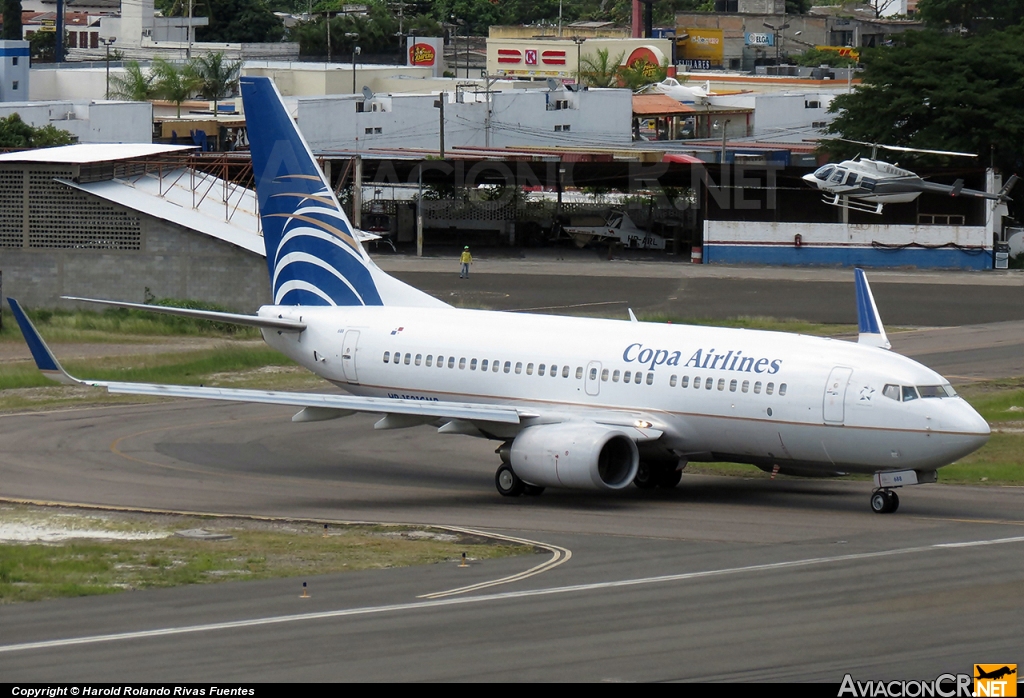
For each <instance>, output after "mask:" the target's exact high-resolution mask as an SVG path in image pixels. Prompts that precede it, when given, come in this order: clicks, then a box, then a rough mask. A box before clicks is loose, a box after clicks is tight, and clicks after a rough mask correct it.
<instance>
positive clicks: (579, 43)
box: [572, 36, 586, 85]
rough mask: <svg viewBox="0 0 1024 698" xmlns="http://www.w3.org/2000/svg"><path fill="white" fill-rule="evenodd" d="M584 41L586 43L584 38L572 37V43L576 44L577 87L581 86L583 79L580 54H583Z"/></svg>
mask: <svg viewBox="0 0 1024 698" xmlns="http://www.w3.org/2000/svg"><path fill="white" fill-rule="evenodd" d="M584 41H586V39H585V38H584V37H581V36H574V37H572V42H573V43H574V44H576V84H577V85H580V84H581V77H580V76H581V74H582V73H581V68H580V54H581V52H580V49H581V48H582V46H583V42H584Z"/></svg>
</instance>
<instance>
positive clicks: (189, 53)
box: [185, 0, 195, 59]
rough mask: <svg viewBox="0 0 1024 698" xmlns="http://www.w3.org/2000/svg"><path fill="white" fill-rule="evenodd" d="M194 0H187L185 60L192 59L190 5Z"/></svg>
mask: <svg viewBox="0 0 1024 698" xmlns="http://www.w3.org/2000/svg"><path fill="white" fill-rule="evenodd" d="M194 1H195V0H188V26H186V27H185V37H186V38H187V39H188V46H187V47H186V48H185V58H187V59H191V58H192V5H193V3H194Z"/></svg>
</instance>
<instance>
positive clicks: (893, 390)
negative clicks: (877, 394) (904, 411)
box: [882, 383, 900, 402]
mask: <svg viewBox="0 0 1024 698" xmlns="http://www.w3.org/2000/svg"><path fill="white" fill-rule="evenodd" d="M882 395H885V396H886V397H887V398H889V399H890V400H895V401H896V402H899V401H900V386H898V385H893V384H892V383H888V384H886V386H885V387H884V388H882Z"/></svg>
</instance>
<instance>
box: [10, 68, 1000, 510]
mask: <svg viewBox="0 0 1024 698" xmlns="http://www.w3.org/2000/svg"><path fill="white" fill-rule="evenodd" d="M241 86H242V97H243V100H244V102H245V106H246V109H245V112H246V115H247V119H248V128H249V139H250V143H251V147H252V159H253V166H254V172H255V173H256V190H257V194H258V197H259V203H260V215H261V216H262V221H263V230H264V237H265V241H266V250H267V265H268V269H269V273H270V277H271V280H272V283H271V287H272V289H273V295H274V302H273V304H272V305H265V306H263V307H262V308H260V309H259V311H258V314H257V315H237V314H233V313H217V312H208V311H201V310H189V309H174V308H163V307H153V306H146V305H140V304H131V303H118V302H113V301H96V302H101V303H108V304H111V305H120V306H124V307H134V308H144V309H147V310H153V311H156V312H166V313H171V314H177V315H182V316H186V317H197V318H206V319H214V320H221V321H230V322H236V323H241V324H245V325H252V326H256V327H259V328H260V329H261V330H262V333H263V337H264V339H265V340H266V342H267V344H269V345H270V346H271V347H273V348H275V349H277V350H279V351H281V352H282V353H284V354H286V355H287V356H289V357H290V358H292V359H293V360H295V361H296V362H297V363H299V364H301V365H302V366H305V367H306V368H308V369H309V370H311V371H313V372H314V373H316V374H317V375H319V376H321V377H323V378H325V379H326V380H328V381H330V382H331V383H333V384H335V385H337V386H339V387H342V388H344V389H345V390H346V391H347V392H348V393H349V394H348V395H336V394H333V395H325V394H320V393H289V392H273V391H260V390H239V389H228V388H211V387H190V386H177V385H148V384H136V383H124V382H117V381H99V380H85V379H78V378H75V377H73V376H71V375H69V374H68V373H67V372H66V371H64V369H63V368H61V366H60V364H59V363H58V362H57V360H56V358H55V357H54V356H53V354H52V353H51V352H50V350H49V349H48V348H47V347H46V344H45V343H44V342H43V340H42V338H41V337H40V336H39V334H38V332H36V330H35V328H34V327H33V326H32V324H31V322H30V321H29V320H28V318H27V317H26V316H25V313H24V312H23V311H22V309H21V307H20V306H19V305H18V303H17V301H15V300H13V299H9V302H10V305H11V309H12V310H13V311H14V315H15V318H16V319H17V321H18V323H19V325H20V327H21V329H22V332H23V334H24V336H25V338H26V340H27V342H28V345H29V347H30V348H31V351H32V355H33V357H34V358H35V361H36V363H37V365H38V366H39V368H40V370H42V371H43V372H44V373H45V374H46V375H48V376H50V377H51V378H53V379H54V380H57V381H61V382H66V383H78V384H84V385H91V386H96V387H101V388H106V389H107V390H108V391H109V392H111V393H121V394H135V395H163V396H168V397H188V398H202V399H208V400H229V401H240V402H255V403H267V404H277V405H292V406H294V407H296V408H299V411H298V412H297V413H296V414H295V416H294V417H292V420H293V421H296V422H306V421H319V420H327V419H334V418H337V417H345V416H347V415H350V414H352V413H354V412H369V413H376V414H380V415H381V418H380V421H378V422H377V423H376V424H375V427H376V428H377V429H400V428H405V427H411V426H416V425H423V424H428V425H431V426H434V427H436V428H437V430H438V431H439V432H440V433H442V434H465V435H471V436H475V437H481V438H487V439H492V440H494V441H496V442H498V443H499V444H501V445H500V447H499V448H498V453H499V454H500V456H501V460H502V463H501V465H500V467H498V470H497V473H496V475H495V484H496V486H497V489H498V491H499V492H500V493H501V494H502V495H506V496H517V495H521V494H534V495H535V494H539V493H540V492H541V491H542V490H543V489H544V488H545V487H564V488H578V489H587V490H621V489H623V488H625V487H628V486H629V485H630V484H631V483H635V484H636V485H637V486H638V487H641V488H650V487H659V486H660V487H674V486H675V485H677V484H678V483H679V481H680V474H681V470H682V468H683V467H684V466H685V465H686V463H687V462H688V461H732V462H740V463H750V464H753V465H755V466H758V467H760V468H762V469H764V470H767V471H772V472H780V473H790V474H794V475H807V476H826V475H833V474H837V473H874V475H875V485H876V489H875V491H874V492H873V493H872V496H871V508H872V509H873V510H874V511H876V512H879V513H886V512H891V511H894V510H895V509H896V508H897V506H898V504H899V499H898V497H897V495H896V492H895V491H894V490H895V489H896V488H898V487H901V486H906V485H913V484H919V483H925V482H934V481H935V480H936V470H937V469H938V468H940V467H942V466H944V465H946V464H948V463H951V462H953V461H955V460H957V459H958V458H961V457H963V456H965V455H967V454H968V453H971V452H972V451H974V450H975V449H977V448H979V447H981V446H982V445H983V444H984V443H985V442H986V441H987V440H988V437H989V427H988V424H987V423H986V422H985V420H984V419H982V418H981V416H980V415H978V413H977V412H975V411H974V410H973V409H972V408H971V406H970V405H968V404H967V403H966V402H965V401H964V400H963V399H961V398H959V397H957V395H956V393H955V392H954V391H953V388H952V387H950V385H949V382H948V381H946V380H945V379H944V378H943V377H942V376H940V375H939V374H937V373H935V372H934V371H932V370H930V369H928V368H926V367H924V366H922V365H921V364H918V363H916V362H914V361H912V360H910V359H907V358H905V357H902V356H900V355H898V354H895V353H893V352H890V351H887V348H888V347H889V342H888V340H887V339H886V335H885V330H884V329H883V327H882V324H881V322H880V320H879V317H878V311H877V309H876V307H875V302H874V299H873V298H872V295H871V290H870V288H869V287H868V284H867V280H866V278H865V276H864V273H863V272H862V271H860V270H857V271H856V292H857V293H856V296H857V307H858V313H859V321H860V337H859V340H858V342H857V343H853V342H845V341H838V340H832V339H823V338H818V337H807V336H801V335H794V334H786V333H781V332H762V331H753V330H738V329H722V328H709V327H694V326H685V325H668V324H658V323H643V322H637V321H636V318H635V317H634V316H633V314H632V311H631V312H630V316H631V321H618V320H606V319H594V318H570V317H555V316H545V315H528V314H520V313H505V312H492V311H482V310H465V309H459V308H452V307H450V306H448V305H446V304H444V303H442V302H441V301H439V300H437V299H435V298H432V297H431V296H428V295H426V294H425V293H423V292H421V291H419V290H417V289H415V288H412V287H411V286H408V285H406V284H405V283H403V282H401V281H399V280H397V279H395V278H393V277H391V276H389V275H387V274H385V273H384V272H383V271H381V270H380V269H379V268H378V267H377V266H376V265H375V264H374V263H373V261H372V260H371V259H370V258H369V256H368V255H367V253H366V251H365V250H364V249H363V248H362V246H361V245H360V244H359V243H358V242H357V241H356V240H355V239H354V238H353V236H352V232H351V231H352V227H351V225H350V224H349V221H348V220H347V219H346V217H345V214H344V213H343V211H342V209H341V207H340V206H339V205H338V202H337V200H336V198H335V197H334V194H333V193H332V191H331V187H330V186H329V184H328V182H327V181H326V180H325V179H324V176H323V174H322V172H321V171H320V169H319V168H318V166H317V164H316V161H315V159H314V157H313V155H312V153H311V151H310V150H309V147H308V146H307V144H306V143H305V141H304V140H303V138H302V136H301V135H300V133H299V131H298V129H297V128H296V126H295V123H294V122H293V121H292V119H291V118H290V117H289V116H288V113H287V112H286V111H285V109H284V107H283V104H282V102H281V98H280V94H279V93H278V92H277V89H276V88H275V86H274V84H273V83H272V82H271V81H270V80H269V79H268V78H262V77H243V78H242V79H241ZM83 300H84V299H83Z"/></svg>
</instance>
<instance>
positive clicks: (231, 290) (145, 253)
mask: <svg viewBox="0 0 1024 698" xmlns="http://www.w3.org/2000/svg"><path fill="white" fill-rule="evenodd" d="M136 215H139V214H136ZM140 217H141V219H142V249H141V250H140V251H137V252H135V251H117V252H113V251H106V250H77V249H58V250H50V249H25V248H22V249H17V248H14V249H11V248H6V249H3V250H2V251H0V252H2V254H0V271H2V272H3V284H4V288H3V293H4V295H5V296H13V297H14V298H17V299H18V300H19V301H21V302H22V303H23V304H24V305H25V306H27V307H31V308H54V307H72V306H74V305H75V304H74V303H70V302H68V301H62V300H60V296H61V295H78V296H85V297H89V298H111V299H116V300H124V301H130V302H137V303H141V302H143V300H144V297H145V290H146V288H147V287H148V288H149V290H150V292H151V293H152V294H153V295H155V296H157V297H158V298H189V299H196V300H203V301H210V302H214V303H219V304H221V305H223V306H225V307H228V308H231V309H232V310H236V311H238V312H252V311H255V310H256V309H257V308H258V307H259V306H260V305H263V304H265V303H269V302H270V299H271V297H270V282H269V279H268V276H267V265H266V262H265V261H264V259H263V257H262V256H260V255H256V254H252V253H250V252H246V251H244V250H241V249H239V248H238V247H235V246H234V245H229V244H228V243H225V242H222V241H220V240H216V239H214V238H210V237H207V236H205V235H200V234H197V233H193V232H190V231H187V230H185V229H183V228H180V227H178V226H176V225H174V224H173V223H170V222H167V221H164V220H160V219H156V218H152V217H149V216H145V215H141V216H140ZM82 307H83V308H84V307H86V306H84V305H83V306H82ZM90 309H92V310H95V306H92V307H90Z"/></svg>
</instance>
